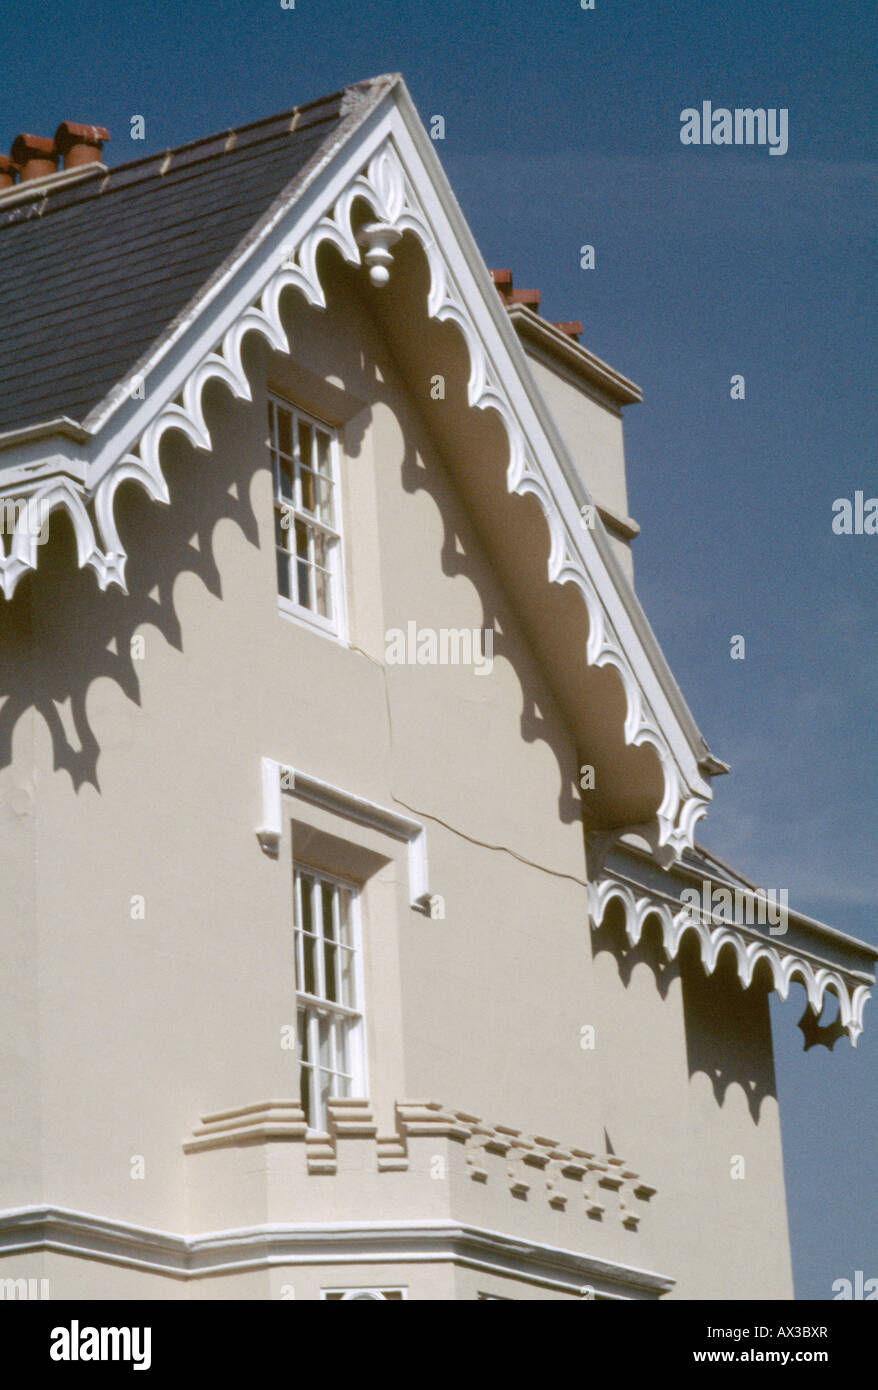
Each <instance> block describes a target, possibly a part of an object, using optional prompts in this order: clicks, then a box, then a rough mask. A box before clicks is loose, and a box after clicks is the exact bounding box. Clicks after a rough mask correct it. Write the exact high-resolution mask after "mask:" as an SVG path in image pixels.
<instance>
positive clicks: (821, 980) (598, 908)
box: [588, 877, 871, 1047]
mask: <svg viewBox="0 0 878 1390" xmlns="http://www.w3.org/2000/svg"><path fill="white" fill-rule="evenodd" d="M588 893H589V911H590V913H591V920H592V925H593V926H594V927H596V928H597V927H599V926H600V924H601V923H602V921H603V919H604V913H605V912H606V910H607V907H608V905H609V904H610V903H611V902H612V900H613V899H614V898H618V900H619V901H620V902H621V904H622V908H623V911H624V914H625V935H626V936H627V938H628V940H629V942H630V944H631V945H632V946H636V945H637V943H638V942H639V940H640V938H641V936H642V934H643V926H644V923H645V921H646V919H647V917H657V918H658V920H659V922H660V923H661V928H662V940H663V945H664V951H665V955H666V956H667V958H668V960H674V959H675V958H676V956H677V955H678V954H679V951H680V945H681V942H682V940H683V937H684V936H685V934H686V932H687V931H693V932H694V933H695V935H696V936H697V938H698V941H699V945H700V948H701V962H702V964H703V966H704V968H705V970H706V971H707V973H708V975H712V974H713V972H714V970H715V969H716V965H717V961H718V960H719V955H720V952H721V951H722V949H723V948H724V947H725V946H731V947H732V949H733V950H734V952H735V959H736V961H737V967H738V979H739V980H740V981H741V985H742V987H743V988H744V989H747V988H749V986H750V984H751V983H752V980H753V974H754V971H755V969H756V966H757V965H758V963H759V961H761V960H765V961H767V962H768V964H769V966H770V967H771V975H772V980H773V984H774V989H775V991H776V993H777V995H778V997H779V998H780V999H782V1000H786V999H787V997H788V995H789V992H790V985H791V984H792V982H793V980H794V979H798V980H799V981H800V982H801V983H802V984H803V985H804V987H805V992H806V994H807V996H808V1005H809V1007H810V1008H811V1010H812V1012H813V1013H814V1014H815V1015H816V1017H817V1018H819V1017H820V1014H821V1012H822V1009H823V1004H824V1001H825V997H826V992H827V990H831V991H832V992H833V993H834V994H835V996H836V998H837V999H838V1005H839V1017H840V1020H841V1024H842V1027H843V1028H844V1029H845V1030H846V1032H847V1034H848V1036H849V1038H850V1040H851V1045H852V1046H853V1047H856V1045H857V1039H858V1038H859V1036H860V1034H861V1033H862V1031H863V1010H864V1008H865V1007H866V1000H867V999H869V998H870V996H871V990H870V989H869V986H868V985H864V984H856V985H851V986H849V985H848V983H847V981H846V980H845V979H844V977H843V976H842V975H841V974H840V973H839V972H838V971H837V970H831V969H829V968H828V967H827V966H816V967H815V966H814V965H813V964H812V962H811V961H810V960H808V959H807V958H806V957H805V956H802V955H797V954H796V952H795V951H784V950H780V949H778V947H777V946H776V945H768V944H767V943H766V942H763V941H760V940H759V939H758V938H757V939H756V940H753V941H751V940H748V939H747V938H746V937H745V936H744V935H742V933H741V932H739V931H738V930H737V929H736V928H735V926H734V925H732V924H731V923H729V922H723V921H722V920H721V919H719V918H714V921H715V922H716V923H717V925H716V926H712V925H711V923H710V922H708V921H703V920H699V919H698V917H696V916H695V915H694V914H693V912H692V910H691V908H689V907H688V906H683V907H681V908H680V911H679V912H672V911H671V908H670V906H669V905H668V904H667V903H665V902H662V901H660V900H659V899H656V898H653V897H651V896H650V895H649V894H647V893H644V894H642V895H638V894H635V893H634V892H633V891H632V889H631V888H630V887H629V886H628V885H627V884H626V883H623V882H621V881H620V880H619V879H616V878H612V877H603V878H601V879H600V880H599V881H597V882H596V883H591V884H590V885H589V890H588Z"/></svg>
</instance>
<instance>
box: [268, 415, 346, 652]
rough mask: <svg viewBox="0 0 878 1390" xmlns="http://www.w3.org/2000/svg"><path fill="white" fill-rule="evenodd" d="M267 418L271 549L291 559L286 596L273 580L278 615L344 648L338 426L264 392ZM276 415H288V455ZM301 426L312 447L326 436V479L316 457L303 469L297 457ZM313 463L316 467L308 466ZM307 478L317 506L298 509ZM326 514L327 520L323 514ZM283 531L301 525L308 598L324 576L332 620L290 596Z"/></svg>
mask: <svg viewBox="0 0 878 1390" xmlns="http://www.w3.org/2000/svg"><path fill="white" fill-rule="evenodd" d="M267 402H268V417H269V438H268V449H269V455H270V457H271V471H272V496H273V517H274V520H273V531H274V550H275V557H276V558H277V556H278V555H279V554H281V553H287V554H289V556H290V559H289V560H288V562H287V563H288V566H289V587H290V595H289V596H287V595H285V594H284V593H283V591H282V589H281V585H280V577H279V576H278V577H277V586H278V599H277V601H278V610H279V612H280V613H281V615H282V616H283V617H285V618H289V619H291V620H292V621H294V622H297V623H300V624H301V625H302V626H304V627H307V628H309V629H310V630H312V631H314V630H316V631H318V632H320V633H322V634H324V635H325V636H327V637H330V638H332V639H334V640H335V641H338V642H340V643H342V644H343V645H346V644H347V604H346V596H345V572H344V555H345V544H344V533H343V519H342V513H343V507H342V493H341V471H340V468H339V449H340V440H339V431H338V429H337V428H336V426H334V425H331V424H329V422H328V421H326V420H322V419H320V418H319V416H317V415H314V414H312V413H311V412H310V411H308V410H305V409H304V408H303V407H302V406H300V405H298V404H297V403H296V402H295V401H294V400H291V399H290V398H289V397H287V396H284V395H282V394H280V393H279V392H278V391H275V390H271V389H270V390H269V391H268V393H267ZM278 411H284V412H286V413H287V414H288V415H289V417H290V445H289V451H287V450H283V451H281V449H280V444H279V427H278ZM300 425H304V426H306V427H308V428H309V429H310V431H311V440H312V448H313V447H316V445H315V441H316V437H317V435H316V431H320V432H321V433H322V434H324V435H326V436H327V437H328V440H329V449H328V469H327V470H326V473H325V475H324V473H323V471H322V470H321V469H320V467H319V464H315V459H314V454H313V452H312V455H311V459H310V461H309V463H308V464H304V465H303V462H302V460H301V458H300V452H299V449H300V445H299V437H300V436H299V427H300ZM281 458H283V459H285V460H286V461H287V462H288V464H289V465H290V473H291V477H290V485H291V488H292V496H288V495H287V494H285V492H284V490H283V488H282V486H281V464H280V460H281ZM311 464H315V466H314V467H311V466H310V465H311ZM303 474H308V475H309V476H310V477H312V479H314V480H316V483H317V488H315V496H316V497H317V501H316V503H315V507H314V508H312V509H308V508H306V507H304V506H303V504H302V477H303ZM325 484H328V489H329V490H328V504H327V502H324V501H322V500H321V499H320V496H319V490H320V489H321V486H322V485H325ZM324 512H328V513H329V515H328V516H324V515H323V514H322V513H324ZM285 517H286V518H287V519H288V520H289V524H288V525H287V526H284V525H283V518H285ZM279 526H280V528H281V530H282V531H284V532H286V535H287V538H288V540H289V539H292V538H293V537H294V536H295V533H296V528H297V526H301V528H302V531H303V533H304V535H305V537H306V544H307V554H308V561H307V570H306V572H307V574H308V575H309V593H310V592H312V591H313V588H314V583H315V579H314V576H315V575H316V573H317V572H318V570H320V571H321V572H323V573H325V574H326V576H327V583H328V596H329V606H330V610H331V612H330V615H326V614H322V613H320V612H319V611H318V609H317V606H316V597H315V605H314V606H309V605H308V604H304V603H300V602H299V601H298V599H297V598H294V597H293V594H294V593H295V591H296V586H297V571H298V565H297V562H296V554H297V552H296V549H295V545H294V547H293V549H292V550H290V549H289V546H286V547H280V546H279V545H278V527H279ZM320 536H322V537H323V538H324V540H325V543H326V549H327V557H326V558H327V564H326V566H325V567H323V566H319V565H318V564H317V562H316V559H315V558H314V546H315V540H316V538H318V537H320Z"/></svg>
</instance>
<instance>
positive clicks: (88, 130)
mask: <svg viewBox="0 0 878 1390" xmlns="http://www.w3.org/2000/svg"><path fill="white" fill-rule="evenodd" d="M109 138H110V132H109V131H108V130H104V127H103V126H102V125H77V124H75V122H73V121H62V122H61V124H60V125H59V127H58V129H57V130H56V131H55V151H56V154H57V155H58V156H59V157H60V158H63V160H64V168H65V169H78V168H79V167H80V166H81V165H83V164H97V163H99V162H100V158H101V151H102V150H103V147H104V143H105V141H107V140H109Z"/></svg>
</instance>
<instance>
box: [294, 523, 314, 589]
mask: <svg viewBox="0 0 878 1390" xmlns="http://www.w3.org/2000/svg"><path fill="white" fill-rule="evenodd" d="M296 555H297V556H298V560H297V562H296V572H297V575H298V583H299V596H298V597H299V603H301V605H302V607H303V608H310V607H311V599H310V592H309V591H310V581H309V577H308V576H309V574H310V566H309V564H308V528H307V526H306V525H305V523H304V521H297V522H296Z"/></svg>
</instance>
